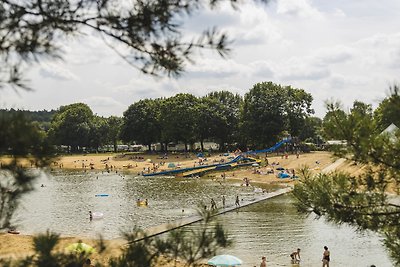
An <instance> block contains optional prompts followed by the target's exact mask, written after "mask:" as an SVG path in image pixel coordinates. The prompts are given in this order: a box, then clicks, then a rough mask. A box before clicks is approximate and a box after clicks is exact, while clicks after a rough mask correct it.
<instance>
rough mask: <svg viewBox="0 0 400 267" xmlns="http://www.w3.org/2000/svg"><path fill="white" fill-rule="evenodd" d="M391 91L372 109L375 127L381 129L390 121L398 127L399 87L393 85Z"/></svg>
mask: <svg viewBox="0 0 400 267" xmlns="http://www.w3.org/2000/svg"><path fill="white" fill-rule="evenodd" d="M391 91H392V92H393V93H392V94H391V95H390V96H389V97H387V98H385V99H384V100H383V101H382V102H381V103H380V104H379V106H378V108H377V109H376V110H375V111H374V116H375V118H376V123H377V127H378V129H379V130H381V131H383V130H385V129H386V128H387V127H388V126H389V125H390V124H392V123H393V124H395V125H396V126H397V127H400V116H399V114H400V94H399V92H400V87H399V86H398V85H394V86H393V87H392V88H391Z"/></svg>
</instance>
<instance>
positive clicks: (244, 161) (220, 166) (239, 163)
mask: <svg viewBox="0 0 400 267" xmlns="http://www.w3.org/2000/svg"><path fill="white" fill-rule="evenodd" d="M289 141H290V139H289V138H287V139H284V140H282V141H280V142H278V143H276V144H275V145H273V146H272V147H270V148H267V149H262V150H252V151H247V152H243V153H241V154H240V155H238V156H236V157H235V158H233V159H232V160H231V161H228V162H225V163H217V164H211V165H202V166H197V167H191V168H183V169H175V170H166V171H161V172H154V173H145V174H143V176H156V175H175V176H183V177H194V176H200V175H202V174H204V173H206V172H209V171H222V170H227V169H231V168H235V167H243V166H251V165H252V164H254V163H257V164H259V163H260V162H261V161H260V160H257V159H255V158H252V157H251V155H255V154H259V153H270V152H273V151H275V150H277V149H278V148H279V147H281V146H282V145H283V144H285V143H288V142H289Z"/></svg>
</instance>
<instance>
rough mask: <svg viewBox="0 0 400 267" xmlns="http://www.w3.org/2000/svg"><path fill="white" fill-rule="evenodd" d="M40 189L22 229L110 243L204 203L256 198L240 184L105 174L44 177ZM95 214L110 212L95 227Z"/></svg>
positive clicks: (25, 211)
mask: <svg viewBox="0 0 400 267" xmlns="http://www.w3.org/2000/svg"><path fill="white" fill-rule="evenodd" d="M41 184H44V185H45V187H41V186H40V185H41ZM35 187H36V190H35V191H33V192H32V193H30V194H29V195H28V196H27V197H26V198H25V199H24V202H23V205H22V208H21V209H20V210H19V212H18V215H19V216H18V223H19V224H20V225H21V226H20V227H19V229H20V230H22V231H23V232H25V233H37V232H44V231H46V230H47V229H51V230H52V231H55V232H58V233H61V234H63V235H82V236H87V237H96V236H97V234H98V233H101V234H102V235H103V236H104V237H105V238H117V237H119V236H121V230H123V229H125V230H126V229H131V228H132V227H133V226H134V225H137V226H139V227H142V228H147V227H149V226H154V225H159V224H161V223H166V222H168V221H172V220H176V219H179V218H182V217H183V216H188V215H191V214H195V208H196V207H197V205H198V204H200V202H201V201H203V202H204V203H206V204H207V205H210V198H211V197H213V198H214V199H215V200H216V201H217V204H221V196H222V194H225V195H226V196H227V197H226V198H227V204H229V203H232V204H233V203H234V198H235V195H236V194H240V195H242V197H243V198H251V197H253V195H254V194H253V193H252V190H253V189H252V188H250V187H249V188H246V187H241V186H238V184H234V183H224V185H221V184H220V183H219V182H212V181H210V180H205V179H187V178H181V179H177V178H173V177H143V176H134V175H132V174H122V175H120V174H115V173H114V174H108V173H104V174H102V173H101V172H100V173H95V172H89V173H83V172H55V173H52V175H49V176H47V175H44V174H43V175H41V176H40V177H39V179H38V180H37V183H36V186H35ZM96 194H108V195H109V196H107V197H95V195H96ZM138 198H141V199H146V198H147V199H148V201H149V206H148V207H137V205H136V200H137V199H138ZM89 210H91V211H92V212H102V213H104V218H103V219H101V220H94V221H92V222H89V213H88V212H89ZM182 210H184V212H182Z"/></svg>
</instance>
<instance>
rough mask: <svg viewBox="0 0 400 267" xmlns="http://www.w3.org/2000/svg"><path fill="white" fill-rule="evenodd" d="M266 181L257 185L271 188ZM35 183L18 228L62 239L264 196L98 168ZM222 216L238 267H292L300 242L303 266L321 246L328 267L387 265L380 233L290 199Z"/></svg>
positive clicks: (111, 233) (316, 262)
mask: <svg viewBox="0 0 400 267" xmlns="http://www.w3.org/2000/svg"><path fill="white" fill-rule="evenodd" d="M41 184H43V185H44V187H41ZM255 186H257V185H255ZM263 186H264V187H263ZM265 186H266V185H258V187H261V188H263V189H267V190H273V189H274V188H271V187H268V188H266V187H265ZM35 187H36V190H35V191H34V192H32V193H30V194H29V195H27V196H26V197H25V198H24V201H23V205H22V206H21V207H20V209H19V211H18V214H17V221H16V222H17V223H18V224H19V227H18V230H20V231H21V232H22V233H25V234H34V233H39V232H45V231H46V230H47V229H50V230H51V231H54V232H57V233H60V234H62V235H64V236H84V237H89V238H95V237H97V236H98V235H99V234H100V233H101V234H102V235H103V237H104V238H106V239H112V238H119V237H120V236H121V231H122V230H129V229H131V228H132V227H133V226H134V225H137V226H140V227H142V228H147V227H150V226H155V225H159V224H162V223H166V222H169V221H173V220H176V219H179V218H182V217H184V216H190V215H193V214H195V213H196V211H195V209H196V207H197V205H199V203H200V202H202V201H203V202H204V203H206V204H207V205H210V199H211V198H214V199H215V200H216V202H217V204H218V205H221V196H222V195H225V196H226V198H227V205H233V203H234V198H235V196H236V195H240V198H241V199H243V200H244V201H246V200H251V199H254V197H256V196H257V194H261V193H254V188H252V187H244V186H241V185H240V184H239V183H232V182H222V183H220V182H218V181H212V180H207V179H185V178H181V179H177V178H173V177H141V176H134V175H132V174H120V173H118V174H116V173H112V174H109V173H101V172H89V173H83V172H63V171H59V172H53V173H52V174H51V175H45V174H42V175H41V176H40V177H39V178H38V180H37V182H36V185H35ZM96 194H107V195H108V196H104V197H96V196H95V195H96ZM138 198H141V199H146V198H147V199H148V201H149V206H148V207H138V206H137V205H136V200H137V199H138ZM89 210H91V211H93V212H96V211H97V212H102V213H103V214H104V217H103V218H102V219H100V220H93V221H90V220H89V214H88V211H89ZM182 210H183V211H182ZM219 219H220V220H221V221H222V222H223V224H224V226H225V227H226V229H227V230H228V232H229V234H230V236H231V237H232V238H233V239H234V240H235V243H234V246H233V247H232V248H229V249H227V250H225V251H222V252H226V253H230V254H233V255H236V256H238V257H240V258H242V259H243V260H244V262H245V264H244V265H243V266H251V267H252V266H254V265H257V266H258V265H259V263H260V261H261V260H260V259H261V256H262V255H265V256H267V262H268V267H271V266H291V265H290V264H289V262H290V261H289V254H290V252H291V251H293V250H295V249H296V248H297V247H300V248H301V249H302V251H301V256H302V265H301V266H303V267H305V266H321V257H322V256H321V255H322V252H323V246H324V245H327V246H328V247H329V248H330V251H331V255H332V262H331V266H343V267H345V266H360V267H364V266H365V267H366V266H370V265H371V264H375V265H376V266H379V267H389V266H392V264H391V263H390V260H389V258H388V256H387V254H386V253H385V250H384V248H383V246H382V245H381V242H380V238H379V237H378V236H377V235H375V234H373V233H363V234H361V233H356V232H355V231H354V230H353V229H351V228H349V227H346V226H342V227H337V226H335V225H331V224H329V223H326V222H325V221H324V220H313V219H312V218H304V217H303V216H301V215H299V214H298V213H297V212H296V210H295V208H294V207H293V200H292V198H291V197H290V196H281V197H276V198H273V199H269V200H266V201H263V202H260V203H258V204H254V205H251V206H249V207H245V208H242V209H240V210H239V211H238V212H235V211H234V212H229V213H226V214H223V215H221V216H219ZM191 227H196V224H194V225H193V226H191Z"/></svg>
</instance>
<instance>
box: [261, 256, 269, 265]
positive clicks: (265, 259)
mask: <svg viewBox="0 0 400 267" xmlns="http://www.w3.org/2000/svg"><path fill="white" fill-rule="evenodd" d="M260 267H267V258H265V256H262V257H261V263H260Z"/></svg>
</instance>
